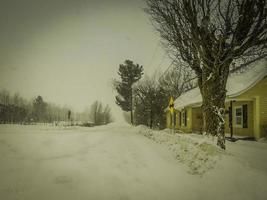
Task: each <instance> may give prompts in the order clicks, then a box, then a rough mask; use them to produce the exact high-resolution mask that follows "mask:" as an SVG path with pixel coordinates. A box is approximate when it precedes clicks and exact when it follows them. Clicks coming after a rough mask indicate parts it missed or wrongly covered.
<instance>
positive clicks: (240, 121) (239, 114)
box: [234, 106, 243, 127]
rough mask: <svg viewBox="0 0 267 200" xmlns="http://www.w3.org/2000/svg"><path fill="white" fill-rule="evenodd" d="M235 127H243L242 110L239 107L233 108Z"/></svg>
mask: <svg viewBox="0 0 267 200" xmlns="http://www.w3.org/2000/svg"><path fill="white" fill-rule="evenodd" d="M234 119H235V126H236V127H242V126H243V109H242V107H241V106H238V107H235V118H234Z"/></svg>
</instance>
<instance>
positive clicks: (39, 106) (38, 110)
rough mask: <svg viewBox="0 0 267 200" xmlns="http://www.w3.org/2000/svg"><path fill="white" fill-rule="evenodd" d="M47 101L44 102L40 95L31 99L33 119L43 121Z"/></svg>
mask: <svg viewBox="0 0 267 200" xmlns="http://www.w3.org/2000/svg"><path fill="white" fill-rule="evenodd" d="M46 108H47V103H45V102H44V100H43V98H42V97H41V96H38V97H37V98H36V99H34V101H33V113H34V117H35V120H36V121H38V122H41V121H44V120H45V116H46Z"/></svg>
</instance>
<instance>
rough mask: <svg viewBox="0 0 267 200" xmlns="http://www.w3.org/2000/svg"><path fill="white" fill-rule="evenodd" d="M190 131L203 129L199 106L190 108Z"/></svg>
mask: <svg viewBox="0 0 267 200" xmlns="http://www.w3.org/2000/svg"><path fill="white" fill-rule="evenodd" d="M192 131H193V132H202V131H203V113H202V109H201V107H194V108H192Z"/></svg>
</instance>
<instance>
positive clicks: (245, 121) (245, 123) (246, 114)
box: [242, 104, 248, 128]
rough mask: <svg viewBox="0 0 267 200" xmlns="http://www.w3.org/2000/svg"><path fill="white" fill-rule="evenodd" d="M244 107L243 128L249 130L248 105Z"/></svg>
mask: <svg viewBox="0 0 267 200" xmlns="http://www.w3.org/2000/svg"><path fill="white" fill-rule="evenodd" d="M242 107H243V128H248V105H247V104H244V105H243V106H242Z"/></svg>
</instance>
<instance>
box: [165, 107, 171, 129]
mask: <svg viewBox="0 0 267 200" xmlns="http://www.w3.org/2000/svg"><path fill="white" fill-rule="evenodd" d="M166 127H167V128H171V113H170V111H167V112H166Z"/></svg>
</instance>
